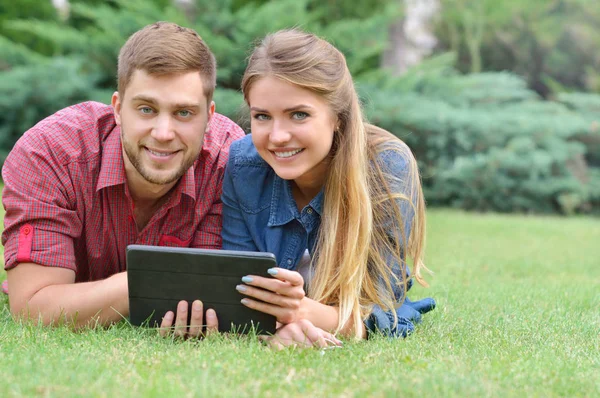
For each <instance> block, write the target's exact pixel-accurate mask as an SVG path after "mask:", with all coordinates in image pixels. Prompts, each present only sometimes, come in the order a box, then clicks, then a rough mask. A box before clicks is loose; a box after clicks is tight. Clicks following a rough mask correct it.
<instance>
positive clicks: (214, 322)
mask: <svg viewBox="0 0 600 398" xmlns="http://www.w3.org/2000/svg"><path fill="white" fill-rule="evenodd" d="M218 332H219V320H218V319H217V313H216V312H215V310H213V309H212V308H209V309H208V310H206V335H207V336H209V335H211V334H213V333H218Z"/></svg>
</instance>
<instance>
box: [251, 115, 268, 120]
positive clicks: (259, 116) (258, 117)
mask: <svg viewBox="0 0 600 398" xmlns="http://www.w3.org/2000/svg"><path fill="white" fill-rule="evenodd" d="M254 118H255V119H256V120H261V121H263V120H269V116H268V115H265V114H264V113H257V114H256V115H254Z"/></svg>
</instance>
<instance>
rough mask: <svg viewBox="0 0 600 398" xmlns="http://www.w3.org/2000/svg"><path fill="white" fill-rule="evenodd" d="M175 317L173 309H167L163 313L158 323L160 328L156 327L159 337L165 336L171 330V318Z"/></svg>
mask: <svg viewBox="0 0 600 398" xmlns="http://www.w3.org/2000/svg"><path fill="white" fill-rule="evenodd" d="M174 318H175V314H174V313H173V311H169V312H167V313H166V314H165V316H164V317H163V319H162V322H161V323H160V329H158V333H159V334H160V335H161V337H165V336H167V335H168V334H169V332H171V326H173V319H174Z"/></svg>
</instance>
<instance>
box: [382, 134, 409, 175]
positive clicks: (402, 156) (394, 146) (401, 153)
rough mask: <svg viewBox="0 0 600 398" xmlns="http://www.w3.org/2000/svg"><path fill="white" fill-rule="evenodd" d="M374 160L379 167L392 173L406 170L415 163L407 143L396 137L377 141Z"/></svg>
mask: <svg viewBox="0 0 600 398" xmlns="http://www.w3.org/2000/svg"><path fill="white" fill-rule="evenodd" d="M374 160H375V161H376V162H377V164H378V165H379V167H381V168H383V169H384V170H385V171H388V172H391V173H392V174H396V173H399V172H407V171H408V170H410V169H411V167H413V166H414V165H416V160H415V157H414V155H413V153H412V151H411V150H410V148H409V147H408V145H406V144H405V143H404V142H403V141H401V140H400V139H397V138H396V139H390V140H385V141H382V142H379V143H377V144H376V145H375V146H374Z"/></svg>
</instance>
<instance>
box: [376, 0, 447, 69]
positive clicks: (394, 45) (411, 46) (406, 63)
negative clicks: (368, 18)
mask: <svg viewBox="0 0 600 398" xmlns="http://www.w3.org/2000/svg"><path fill="white" fill-rule="evenodd" d="M398 1H400V2H402V3H403V6H404V16H403V18H402V19H400V20H399V21H397V22H395V23H394V24H392V26H391V27H390V30H389V44H388V48H387V49H386V51H385V52H384V53H383V58H382V66H383V67H384V68H387V69H390V70H391V71H392V73H394V74H396V75H400V74H402V73H404V72H406V71H407V70H408V69H409V68H410V67H411V66H414V65H418V64H419V63H420V62H421V61H422V60H423V58H425V57H426V56H428V55H429V54H431V52H432V51H433V49H434V48H435V46H436V45H437V39H436V37H435V36H434V34H433V20H434V18H435V16H436V15H437V14H438V13H439V11H440V2H439V0H398Z"/></svg>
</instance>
